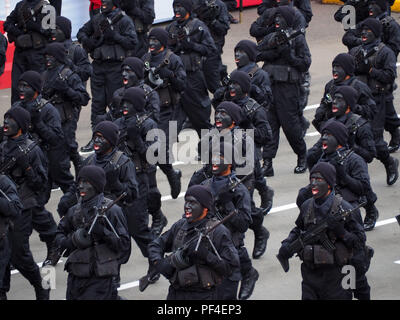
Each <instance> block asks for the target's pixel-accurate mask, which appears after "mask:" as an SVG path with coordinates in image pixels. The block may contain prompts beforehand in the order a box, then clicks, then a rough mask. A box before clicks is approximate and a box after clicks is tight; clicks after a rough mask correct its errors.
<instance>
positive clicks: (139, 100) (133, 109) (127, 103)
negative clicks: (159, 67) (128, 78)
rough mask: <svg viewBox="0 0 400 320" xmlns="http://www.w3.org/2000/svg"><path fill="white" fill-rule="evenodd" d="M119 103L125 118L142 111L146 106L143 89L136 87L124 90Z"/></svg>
mask: <svg viewBox="0 0 400 320" xmlns="http://www.w3.org/2000/svg"><path fill="white" fill-rule="evenodd" d="M121 105H122V110H123V111H122V112H123V114H124V117H125V118H130V117H132V116H134V115H136V114H140V113H142V112H143V111H144V109H145V106H146V96H145V93H144V90H143V89H142V88H138V87H132V88H129V89H127V90H125V92H124V96H123V98H122V103H121Z"/></svg>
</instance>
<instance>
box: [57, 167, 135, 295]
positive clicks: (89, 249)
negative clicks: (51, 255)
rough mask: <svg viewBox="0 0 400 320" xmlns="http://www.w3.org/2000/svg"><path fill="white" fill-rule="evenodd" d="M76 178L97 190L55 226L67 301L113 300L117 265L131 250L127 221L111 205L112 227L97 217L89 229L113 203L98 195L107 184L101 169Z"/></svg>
mask: <svg viewBox="0 0 400 320" xmlns="http://www.w3.org/2000/svg"><path fill="white" fill-rule="evenodd" d="M98 170H100V173H99V172H98ZM79 178H81V179H85V180H86V181H88V182H89V183H90V184H91V185H92V186H93V187H94V188H95V189H96V195H95V196H94V197H93V198H91V199H88V200H87V201H84V200H82V199H81V201H80V202H78V204H76V205H75V206H73V207H72V208H70V209H69V210H68V213H67V214H66V216H64V217H63V218H62V219H61V220H60V223H59V225H58V229H57V243H58V245H59V246H60V249H61V250H67V251H66V256H68V259H67V261H66V263H65V270H66V271H67V272H68V282H67V292H66V299H67V300H116V299H117V298H118V294H117V286H116V285H115V280H114V279H115V277H118V276H119V269H120V265H121V264H122V263H125V262H126V261H127V260H128V258H129V255H130V249H131V245H130V240H129V239H130V238H129V234H128V230H127V225H126V219H125V216H124V213H123V212H122V210H121V208H120V207H119V206H118V205H114V206H112V207H111V208H110V209H109V210H107V211H106V212H105V217H107V219H108V221H109V222H110V224H111V226H110V225H109V224H108V222H107V221H106V220H105V218H103V217H99V218H98V219H97V221H96V223H95V224H94V225H93V228H92V229H90V228H91V226H92V224H93V221H94V219H95V217H96V214H97V213H98V212H99V210H102V209H103V208H105V207H107V206H109V205H110V203H111V202H112V201H111V200H110V199H107V198H105V197H104V194H103V193H102V192H101V190H102V189H103V188H104V186H105V183H106V177H105V173H104V171H103V170H101V169H100V168H98V167H94V168H93V166H87V167H83V168H82V169H81V171H80V173H79ZM89 231H91V233H90V235H88V232H89Z"/></svg>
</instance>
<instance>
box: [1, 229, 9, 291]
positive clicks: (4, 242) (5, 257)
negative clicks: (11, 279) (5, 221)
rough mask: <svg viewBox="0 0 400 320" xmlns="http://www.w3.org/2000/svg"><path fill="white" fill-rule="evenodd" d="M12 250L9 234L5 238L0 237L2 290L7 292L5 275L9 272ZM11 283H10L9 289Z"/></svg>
mask: <svg viewBox="0 0 400 320" xmlns="http://www.w3.org/2000/svg"><path fill="white" fill-rule="evenodd" d="M10 256H11V250H10V245H9V240H8V236H7V235H6V236H5V237H4V238H1V239H0V292H4V293H5V292H6V291H8V290H4V286H3V280H4V275H5V273H6V272H8V269H7V266H8V263H9V261H10ZM9 288H10V285H9V284H8V289H9Z"/></svg>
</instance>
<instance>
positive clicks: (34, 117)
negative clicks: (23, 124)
mask: <svg viewBox="0 0 400 320" xmlns="http://www.w3.org/2000/svg"><path fill="white" fill-rule="evenodd" d="M40 121H41V117H40V110H37V109H34V110H32V111H31V122H32V124H36V123H38V122H40Z"/></svg>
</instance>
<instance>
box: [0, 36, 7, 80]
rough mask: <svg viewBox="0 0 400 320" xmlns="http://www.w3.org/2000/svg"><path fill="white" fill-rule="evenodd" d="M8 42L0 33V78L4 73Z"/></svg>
mask: <svg viewBox="0 0 400 320" xmlns="http://www.w3.org/2000/svg"><path fill="white" fill-rule="evenodd" d="M7 47H8V41H7V39H6V37H5V36H4V35H3V34H2V33H1V32H0V76H1V75H2V74H3V72H4V66H5V64H6V53H7Z"/></svg>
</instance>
